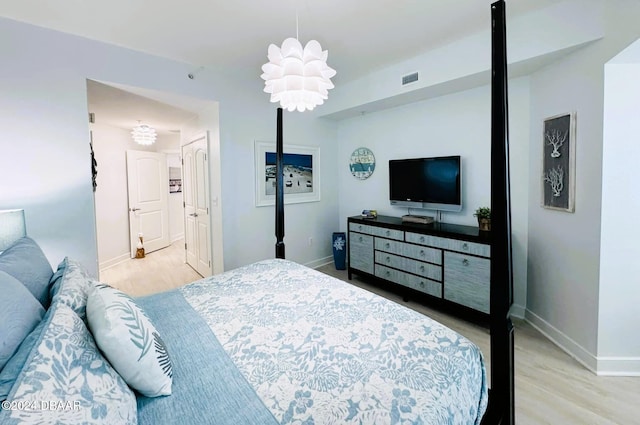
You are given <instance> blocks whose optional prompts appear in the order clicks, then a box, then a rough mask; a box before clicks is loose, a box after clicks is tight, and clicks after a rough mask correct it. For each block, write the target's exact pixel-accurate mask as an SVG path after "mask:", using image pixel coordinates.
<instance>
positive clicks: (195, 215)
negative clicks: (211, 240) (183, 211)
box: [189, 213, 198, 217]
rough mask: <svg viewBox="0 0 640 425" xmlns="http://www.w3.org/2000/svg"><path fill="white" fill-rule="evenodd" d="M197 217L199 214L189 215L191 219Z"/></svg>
mask: <svg viewBox="0 0 640 425" xmlns="http://www.w3.org/2000/svg"><path fill="white" fill-rule="evenodd" d="M197 216H198V214H196V213H193V214H189V217H197Z"/></svg>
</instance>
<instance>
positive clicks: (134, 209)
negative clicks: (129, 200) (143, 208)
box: [129, 208, 140, 212]
mask: <svg viewBox="0 0 640 425" xmlns="http://www.w3.org/2000/svg"><path fill="white" fill-rule="evenodd" d="M129 211H131V212H136V211H140V208H129Z"/></svg>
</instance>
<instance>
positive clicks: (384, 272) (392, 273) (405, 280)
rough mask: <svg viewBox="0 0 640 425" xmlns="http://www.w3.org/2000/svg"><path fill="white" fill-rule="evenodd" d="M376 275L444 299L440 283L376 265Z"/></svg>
mask: <svg viewBox="0 0 640 425" xmlns="http://www.w3.org/2000/svg"><path fill="white" fill-rule="evenodd" d="M375 275H376V276H377V277H379V278H382V279H385V280H388V281H390V282H393V283H397V284H399V285H402V286H406V287H408V288H412V289H415V290H417V291H420V292H424V293H425V294H429V295H433V296H435V297H438V298H441V297H442V284H441V283H440V282H434V281H432V280H429V279H427V278H423V277H420V276H415V275H412V274H409V273H404V272H401V271H400V270H394V269H392V268H389V267H385V266H382V265H380V264H376V267H375Z"/></svg>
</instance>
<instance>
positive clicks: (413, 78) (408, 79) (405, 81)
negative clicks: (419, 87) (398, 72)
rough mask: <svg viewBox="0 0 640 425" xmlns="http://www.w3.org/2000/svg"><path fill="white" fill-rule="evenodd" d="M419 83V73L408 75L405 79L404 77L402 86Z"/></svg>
mask: <svg viewBox="0 0 640 425" xmlns="http://www.w3.org/2000/svg"><path fill="white" fill-rule="evenodd" d="M416 81H418V73H417V72H414V73H413V74H407V75H405V76H404V77H402V85H403V86H405V85H407V84H410V83H414V82H416Z"/></svg>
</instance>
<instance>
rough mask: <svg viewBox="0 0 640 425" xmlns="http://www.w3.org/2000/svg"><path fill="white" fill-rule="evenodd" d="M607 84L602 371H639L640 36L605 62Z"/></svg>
mask: <svg viewBox="0 0 640 425" xmlns="http://www.w3.org/2000/svg"><path fill="white" fill-rule="evenodd" d="M604 89H605V91H604V135H603V158H602V224H601V229H602V238H601V245H600V288H599V304H600V310H599V324H598V360H599V362H598V371H599V372H600V373H602V372H608V373H614V374H615V373H619V372H620V371H625V370H626V371H629V370H635V371H636V374H637V375H640V333H639V332H638V325H639V324H640V320H639V319H638V303H640V261H638V258H640V245H639V244H638V238H637V232H635V229H637V227H638V221H637V214H636V213H635V212H637V211H639V210H640V193H639V191H638V182H640V168H638V163H640V143H638V134H640V120H638V114H639V113H640V40H638V41H636V42H635V43H634V44H633V45H632V46H631V47H629V48H627V49H626V50H625V51H624V52H623V53H621V54H620V55H618V56H616V58H614V59H613V60H612V61H611V62H610V63H608V64H607V65H606V66H605V85H604ZM628 212H631V213H628ZM634 233H635V235H634Z"/></svg>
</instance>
